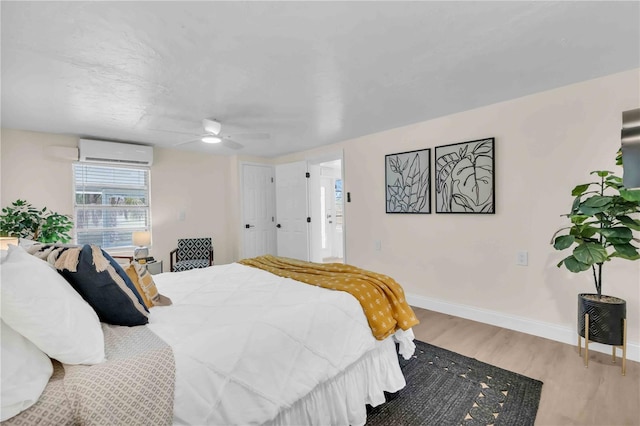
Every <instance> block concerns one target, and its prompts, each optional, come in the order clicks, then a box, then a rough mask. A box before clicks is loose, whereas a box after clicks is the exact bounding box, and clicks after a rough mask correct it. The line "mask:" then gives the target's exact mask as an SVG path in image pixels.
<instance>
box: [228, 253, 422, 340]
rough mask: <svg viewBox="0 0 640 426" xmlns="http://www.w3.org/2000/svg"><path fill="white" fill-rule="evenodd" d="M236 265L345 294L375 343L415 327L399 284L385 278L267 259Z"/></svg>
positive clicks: (338, 265) (331, 266) (340, 266)
mask: <svg viewBox="0 0 640 426" xmlns="http://www.w3.org/2000/svg"><path fill="white" fill-rule="evenodd" d="M239 263H241V264H243V265H247V266H253V267H255V268H259V269H263V270H265V271H268V272H271V273H272V274H275V275H278V276H281V277H286V278H291V279H294V280H296V281H301V282H303V283H307V284H312V285H316V286H319V287H324V288H328V289H332V290H340V291H346V292H347V293H349V294H351V295H352V296H353V297H355V298H356V299H357V300H358V302H360V305H361V306H362V309H363V310H364V314H365V315H366V317H367V320H368V321H369V326H370V327H371V332H372V333H373V335H374V337H375V338H376V339H378V340H382V339H384V338H386V337H388V336H390V335H391V334H393V333H394V332H395V331H396V330H397V329H398V328H401V329H403V330H408V329H409V328H411V327H413V326H414V325H416V324H418V323H419V321H418V319H417V318H416V316H415V314H414V313H413V310H412V309H411V306H409V304H408V303H407V302H406V301H405V299H404V291H403V290H402V287H401V286H400V284H398V283H397V282H395V280H393V278H390V277H388V276H386V275H382V274H376V273H374V272H370V271H366V270H364V269H360V268H357V267H355V266H351V265H344V264H342V263H311V262H304V261H302V260H295V259H289V258H286V257H276V256H271V255H266V256H260V257H254V258H251V259H243V260H241V261H240V262H239Z"/></svg>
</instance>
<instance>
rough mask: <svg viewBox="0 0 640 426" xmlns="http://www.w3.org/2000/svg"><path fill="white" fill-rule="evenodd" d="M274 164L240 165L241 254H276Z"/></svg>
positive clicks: (245, 255) (245, 256)
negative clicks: (272, 165)
mask: <svg viewBox="0 0 640 426" xmlns="http://www.w3.org/2000/svg"><path fill="white" fill-rule="evenodd" d="M273 173H274V172H273V167H271V166H261V165H253V164H243V165H242V233H243V236H242V237H243V238H242V257H243V258H247V257H256V256H262V255H264V254H276V232H275V200H274V198H275V191H274V176H273Z"/></svg>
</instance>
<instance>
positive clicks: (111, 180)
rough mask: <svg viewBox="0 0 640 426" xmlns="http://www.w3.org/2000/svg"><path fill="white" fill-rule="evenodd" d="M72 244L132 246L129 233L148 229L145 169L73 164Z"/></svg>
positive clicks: (106, 247) (147, 189)
mask: <svg viewBox="0 0 640 426" xmlns="http://www.w3.org/2000/svg"><path fill="white" fill-rule="evenodd" d="M73 181H74V189H75V207H74V218H75V225H76V242H77V243H78V244H97V245H99V246H101V247H102V248H105V249H109V248H116V247H132V246H133V240H132V233H133V232H134V231H147V230H149V228H150V211H149V169H148V168H133V167H118V166H106V165H94V164H86V163H76V164H74V165H73Z"/></svg>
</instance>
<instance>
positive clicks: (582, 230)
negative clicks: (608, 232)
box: [571, 224, 600, 238]
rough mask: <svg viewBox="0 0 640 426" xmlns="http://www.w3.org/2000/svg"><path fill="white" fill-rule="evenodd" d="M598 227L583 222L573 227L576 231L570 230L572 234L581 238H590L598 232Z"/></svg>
mask: <svg viewBox="0 0 640 426" xmlns="http://www.w3.org/2000/svg"><path fill="white" fill-rule="evenodd" d="M599 229H600V228H594V227H593V226H591V225H590V224H584V225H581V226H577V227H575V230H576V232H571V234H572V235H575V236H576V237H581V238H591V237H593V236H594V235H596V233H597V232H598V230H599Z"/></svg>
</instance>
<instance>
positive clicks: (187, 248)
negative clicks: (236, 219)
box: [169, 238, 213, 272]
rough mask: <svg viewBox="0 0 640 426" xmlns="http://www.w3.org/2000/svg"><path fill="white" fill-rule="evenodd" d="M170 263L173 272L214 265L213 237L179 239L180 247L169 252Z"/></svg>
mask: <svg viewBox="0 0 640 426" xmlns="http://www.w3.org/2000/svg"><path fill="white" fill-rule="evenodd" d="M174 259H175V260H174ZM169 264H170V270H171V272H179V271H187V270H189V269H196V268H206V267H207V266H211V265H213V245H212V244H211V238H181V239H179V240H178V248H176V249H173V250H171V252H170V253H169Z"/></svg>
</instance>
